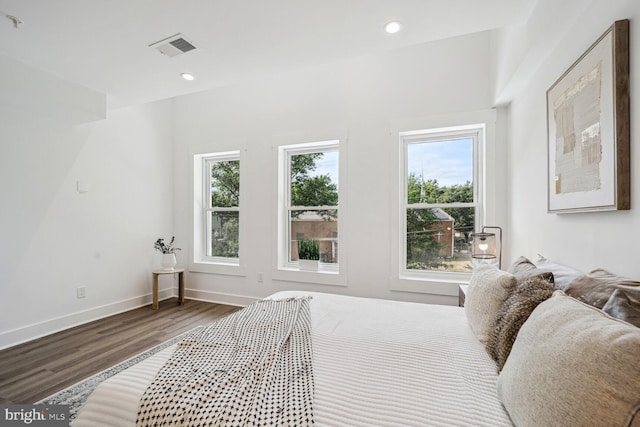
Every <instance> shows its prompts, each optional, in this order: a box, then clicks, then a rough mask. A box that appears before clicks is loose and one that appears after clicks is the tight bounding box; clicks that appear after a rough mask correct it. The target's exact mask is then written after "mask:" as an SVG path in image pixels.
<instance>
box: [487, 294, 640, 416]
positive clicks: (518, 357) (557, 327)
mask: <svg viewBox="0 0 640 427" xmlns="http://www.w3.org/2000/svg"><path fill="white" fill-rule="evenodd" d="M639 355H640V329H639V328H636V327H634V326H632V325H629V324H627V323H625V322H622V321H619V320H617V319H614V318H612V317H610V316H609V315H607V314H606V313H604V312H603V311H601V310H598V309H596V308H594V307H592V306H589V305H587V304H584V303H582V302H580V301H578V300H576V299H574V298H570V297H568V296H566V295H565V294H564V293H563V292H562V291H556V292H555V293H554V295H553V296H552V297H551V298H550V299H548V300H547V301H545V302H543V303H541V304H540V305H538V307H537V308H536V309H535V310H534V311H533V313H532V314H531V316H530V317H529V319H528V320H527V321H526V322H525V323H524V325H523V326H522V328H521V329H520V332H519V334H518V337H517V338H516V341H515V343H514V345H513V348H512V350H511V354H510V355H509V358H508V359H507V363H506V364H505V365H504V368H503V370H502V372H501V373H500V375H499V377H498V397H499V398H500V400H501V401H502V403H503V405H504V407H505V408H506V409H507V411H508V412H509V416H510V417H511V420H512V421H513V422H514V424H515V425H517V426H520V427H527V426H552V425H553V426H556V425H557V426H569V425H571V426H605V425H607V426H630V425H632V426H636V425H640V413H639V412H640V359H639Z"/></svg>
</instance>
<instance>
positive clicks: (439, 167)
mask: <svg viewBox="0 0 640 427" xmlns="http://www.w3.org/2000/svg"><path fill="white" fill-rule="evenodd" d="M407 158H408V160H407V162H408V172H409V173H416V174H417V175H418V176H420V175H423V176H424V180H425V181H426V180H429V179H437V180H438V183H439V184H440V185H443V186H450V185H454V184H464V183H465V182H467V181H470V182H473V140H472V139H460V140H452V141H436V142H419V143H413V144H409V148H408V156H407Z"/></svg>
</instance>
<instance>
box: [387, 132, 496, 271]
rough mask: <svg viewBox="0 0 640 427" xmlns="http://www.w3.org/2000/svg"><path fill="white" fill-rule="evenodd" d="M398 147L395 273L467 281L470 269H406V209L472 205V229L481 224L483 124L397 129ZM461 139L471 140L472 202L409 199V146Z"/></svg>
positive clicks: (483, 186)
mask: <svg viewBox="0 0 640 427" xmlns="http://www.w3.org/2000/svg"><path fill="white" fill-rule="evenodd" d="M398 138H399V147H400V168H399V171H400V174H399V184H400V188H399V212H398V227H399V229H398V230H399V234H398V236H399V242H398V264H397V268H398V275H399V278H400V279H408V280H418V281H439V282H444V283H448V282H457V283H462V282H468V281H469V278H470V276H471V273H470V272H455V271H435V270H415V269H408V268H407V267H406V265H407V209H409V208H418V209H423V208H445V209H446V208H460V207H473V208H474V211H475V224H474V231H478V230H479V229H480V228H481V227H482V224H483V221H484V216H485V215H484V214H485V192H486V188H485V179H484V155H483V153H484V145H485V140H486V124H484V123H479V124H471V125H460V126H448V127H440V128H429V129H420V130H411V131H400V132H398ZM460 139H472V140H473V143H472V145H473V200H474V201H473V202H471V203H469V202H466V203H460V202H458V203H433V204H431V203H414V204H409V203H408V194H407V187H408V181H407V179H408V173H409V168H408V162H409V155H408V147H409V145H410V144H415V143H419V142H436V141H443V142H444V141H450V140H460Z"/></svg>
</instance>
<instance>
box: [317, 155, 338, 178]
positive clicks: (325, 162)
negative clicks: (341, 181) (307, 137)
mask: <svg viewBox="0 0 640 427" xmlns="http://www.w3.org/2000/svg"><path fill="white" fill-rule="evenodd" d="M319 175H329V176H330V177H331V181H332V182H333V183H334V184H336V186H338V152H337V151H329V152H325V153H324V156H322V158H320V159H318V160H316V170H315V171H313V172H312V173H311V176H319Z"/></svg>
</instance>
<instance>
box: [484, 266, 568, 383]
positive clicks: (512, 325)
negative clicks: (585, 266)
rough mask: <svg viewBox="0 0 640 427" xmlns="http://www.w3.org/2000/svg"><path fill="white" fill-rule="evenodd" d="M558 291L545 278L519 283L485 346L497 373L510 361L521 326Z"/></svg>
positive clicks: (500, 311)
mask: <svg viewBox="0 0 640 427" xmlns="http://www.w3.org/2000/svg"><path fill="white" fill-rule="evenodd" d="M555 290H556V288H555V286H553V284H551V283H549V282H548V281H546V280H545V279H543V278H542V277H540V276H538V277H534V278H532V279H529V280H527V281H526V282H522V283H519V284H518V285H517V286H516V288H515V289H514V290H513V291H512V292H511V295H509V297H508V298H507V299H506V301H505V302H504V304H502V307H501V308H500V310H498V312H497V313H496V318H495V327H494V328H493V330H492V331H491V333H490V334H489V340H488V341H487V344H486V348H487V352H488V353H489V355H490V356H491V357H492V358H493V360H495V361H496V363H497V365H498V372H499V371H501V370H502V367H503V366H504V364H505V362H506V361H507V357H508V356H509V353H510V352H511V347H512V346H513V343H514V341H515V340H516V336H517V335H518V331H520V327H522V324H523V323H524V322H525V321H526V320H527V319H528V318H529V315H531V312H532V311H533V310H534V309H535V308H536V307H537V306H538V304H540V303H541V302H543V301H546V300H547V299H549V298H550V297H551V295H553V292H554V291H555Z"/></svg>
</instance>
